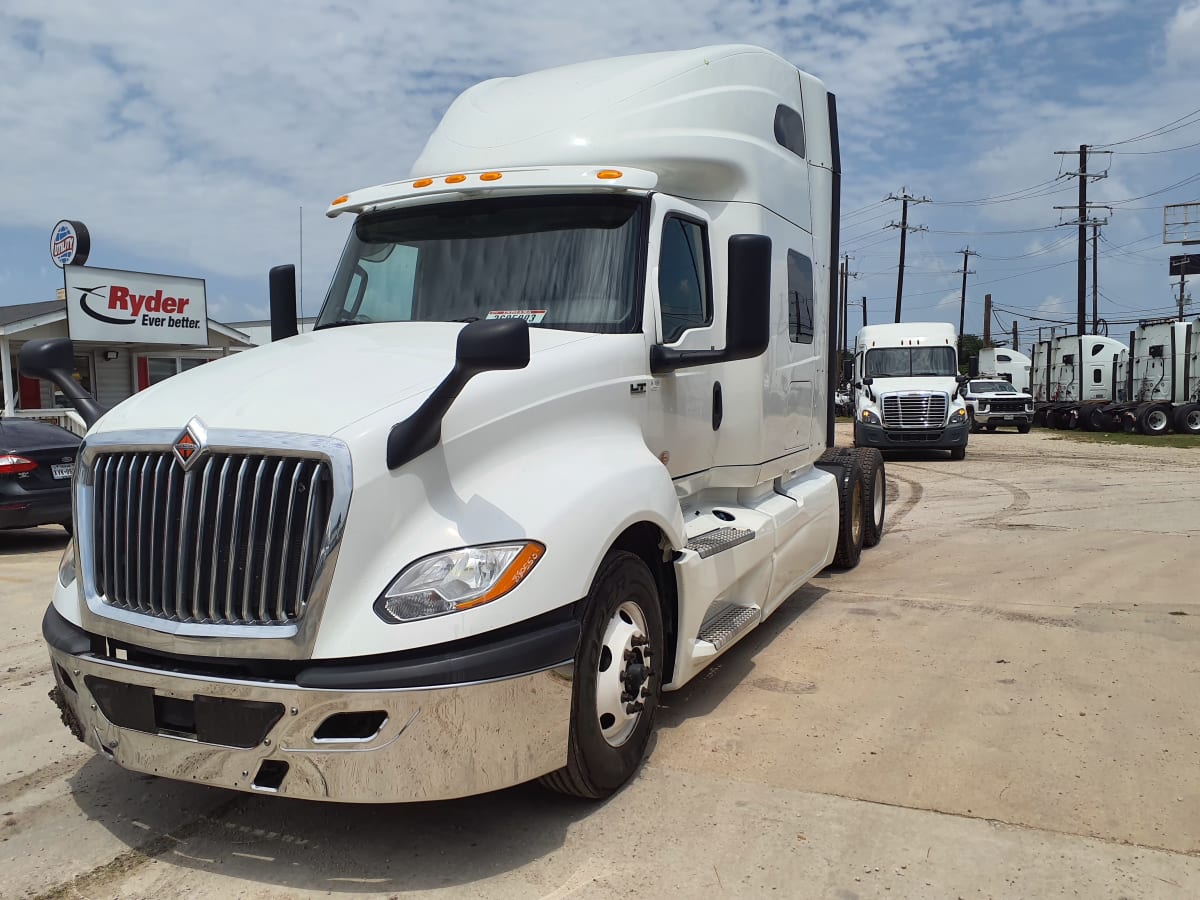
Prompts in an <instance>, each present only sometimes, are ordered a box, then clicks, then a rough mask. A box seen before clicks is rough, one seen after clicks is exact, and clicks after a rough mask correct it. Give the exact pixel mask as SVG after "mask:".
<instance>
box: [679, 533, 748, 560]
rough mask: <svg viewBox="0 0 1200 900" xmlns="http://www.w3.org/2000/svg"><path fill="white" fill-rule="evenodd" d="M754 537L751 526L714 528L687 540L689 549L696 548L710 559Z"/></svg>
mask: <svg viewBox="0 0 1200 900" xmlns="http://www.w3.org/2000/svg"><path fill="white" fill-rule="evenodd" d="M753 538H754V532H753V531H751V530H750V529H749V528H732V527H725V528H714V529H713V530H712V531H706V532H704V534H698V535H696V536H695V537H694V538H691V539H690V540H689V541H688V542H687V548H688V549H689V550H695V551H696V553H697V554H699V556H700V558H701V559H708V557H710V556H712V555H713V554H715V553H720V552H721V551H722V550H728V549H729V548H730V547H736V546H737V545H738V544H744V543H746V541H749V540H752V539H753Z"/></svg>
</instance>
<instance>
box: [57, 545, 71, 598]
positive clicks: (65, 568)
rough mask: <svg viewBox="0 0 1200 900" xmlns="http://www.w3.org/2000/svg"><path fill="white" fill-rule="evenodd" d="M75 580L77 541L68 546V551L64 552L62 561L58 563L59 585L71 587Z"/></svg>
mask: <svg viewBox="0 0 1200 900" xmlns="http://www.w3.org/2000/svg"><path fill="white" fill-rule="evenodd" d="M74 580H75V539H74V538H72V539H71V542H70V543H69V544H67V549H66V550H64V551H63V555H62V559H60V560H59V561H58V583H59V584H61V585H62V586H63V587H70V586H71V583H72V582H73V581H74Z"/></svg>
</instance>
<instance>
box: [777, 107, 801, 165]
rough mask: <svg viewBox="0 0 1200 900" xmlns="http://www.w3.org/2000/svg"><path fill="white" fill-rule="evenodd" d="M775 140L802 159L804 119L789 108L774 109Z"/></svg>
mask: <svg viewBox="0 0 1200 900" xmlns="http://www.w3.org/2000/svg"><path fill="white" fill-rule="evenodd" d="M775 140H776V141H778V142H779V144H780V146H783V147H787V149H789V150H791V151H792V152H793V153H795V154H796V155H797V156H798V157H800V158H801V159H804V117H803V116H801V115H800V113H798V112H796V111H795V110H794V109H792V108H791V107H790V106H784V105H783V104H780V105H779V106H777V107H775Z"/></svg>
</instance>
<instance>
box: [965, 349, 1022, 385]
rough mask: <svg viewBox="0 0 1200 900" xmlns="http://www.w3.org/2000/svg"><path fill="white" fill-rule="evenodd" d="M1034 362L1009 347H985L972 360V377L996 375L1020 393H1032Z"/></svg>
mask: <svg viewBox="0 0 1200 900" xmlns="http://www.w3.org/2000/svg"><path fill="white" fill-rule="evenodd" d="M1032 368H1033V360H1031V359H1030V358H1029V357H1028V356H1026V355H1025V354H1024V353H1021V352H1019V351H1017V350H1012V349H1010V348H1008V347H984V348H982V349H981V350H980V351H979V355H978V356H974V357H972V358H971V360H970V375H971V377H972V378H975V377H976V376H988V375H996V376H999V377H1000V378H1003V379H1004V380H1005V381H1007V382H1008V383H1009V384H1011V385H1012V386H1013V387H1015V388H1016V389H1017V391H1018V392H1019V393H1023V394H1028V393H1030V370H1031V369H1032Z"/></svg>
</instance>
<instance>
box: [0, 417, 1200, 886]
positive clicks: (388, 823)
mask: <svg viewBox="0 0 1200 900" xmlns="http://www.w3.org/2000/svg"><path fill="white" fill-rule="evenodd" d="M844 428H845V426H839V432H841V431H843V430H844ZM841 439H842V440H845V439H846V435H842V437H841ZM887 471H888V497H889V506H888V513H889V515H888V522H889V524H888V527H887V531H886V534H885V537H884V540H883V543H882V544H880V546H878V547H876V548H874V549H872V550H869V551H866V552H865V553H864V555H863V560H862V563H861V564H860V566H859V567H858V568H857V569H855V570H853V571H850V572H828V573H824V574H822V575H821V576H820V577H818V578H817V579H815V580H814V581H813V582H812V583H811V584H810V585H809V586H807V587H806V588H804V589H803V590H802V591H800V592H799V593H798V594H797V595H796V596H795V597H793V598H792V599H790V600H789V601H788V602H787V603H786V604H784V606H782V607H781V608H780V610H779V611H778V612H776V613H775V615H774V616H772V618H771V619H769V620H768V621H767V622H766V623H765V624H763V625H762V626H761V627H759V628H758V629H757V630H755V631H754V632H752V633H751V634H750V635H749V636H748V637H746V638H745V639H744V640H743V641H741V642H740V643H739V644H738V645H737V646H735V647H734V648H733V649H732V650H730V651H729V652H728V653H727V654H725V655H724V656H723V657H721V658H720V659H719V660H718V661H717V662H716V663H715V664H714V665H713V666H712V667H711V668H710V669H709V670H707V671H706V672H705V673H704V674H702V675H701V676H700V677H699V678H697V679H696V680H695V681H694V682H692V683H691V684H689V685H688V686H687V687H686V688H685V689H684V690H682V691H679V692H677V693H674V694H671V695H668V696H667V697H666V698H665V704H664V707H663V708H662V709H661V710H660V715H659V727H658V730H657V733H656V736H655V738H654V739H653V743H652V746H651V753H650V756H649V759H648V762H647V764H646V765H645V766H644V767H643V768H642V770H641V771H640V772H639V774H638V776H637V777H636V778H635V780H634V781H633V782H631V783H630V784H629V785H628V786H627V787H626V788H625V789H624V790H623V791H621V792H620V793H618V794H617V795H616V796H615V797H613V798H612V799H610V800H608V801H607V802H604V803H599V804H593V803H583V802H577V801H572V800H569V799H565V798H562V797H558V796H555V795H552V794H548V793H546V792H544V791H542V790H541V789H539V788H538V787H536V786H533V785H527V786H522V787H518V788H514V789H511V790H507V791H501V792H498V793H495V794H489V795H486V796H483V797H477V798H472V799H466V800H459V801H453V802H444V803H430V804H419V805H411V806H383V807H377V806H352V805H331V804H317V803H303V802H298V801H291V800H286V799H280V798H270V797H262V796H256V795H245V794H240V793H233V792H226V791H222V790H217V789H212V788H204V787H199V786H196V785H189V784H182V783H176V782H170V781H165V780H160V779H155V778H152V777H147V776H141V775H137V774H134V773H131V772H126V771H124V770H121V769H119V768H117V767H116V766H115V765H113V764H111V763H109V762H107V761H105V760H104V759H100V758H98V757H96V756H95V755H93V754H92V752H91V751H90V750H88V749H87V748H86V747H84V746H83V745H82V744H79V743H78V742H76V741H75V739H74V738H73V737H71V735H70V734H69V733H68V732H67V730H66V729H65V728H64V727H63V726H62V725H61V723H60V722H59V718H58V713H57V710H56V709H55V708H54V706H53V705H52V704H51V703H50V701H49V700H48V699H47V697H46V694H47V691H48V690H49V689H50V687H51V676H50V672H49V665H48V661H47V657H46V654H45V652H44V650H43V647H42V643H41V637H40V629H39V625H40V621H41V616H42V611H43V610H44V608H45V605H46V602H47V600H48V596H49V590H50V585H51V584H52V579H53V578H54V573H55V568H56V565H57V562H58V559H59V556H60V555H61V553H62V550H63V548H64V547H65V546H66V537H65V535H64V534H63V533H62V531H61V529H56V528H41V529H32V530H28V531H22V532H7V533H0V609H3V610H4V612H5V616H4V620H3V625H0V897H4V898H8V897H14V898H16V897H21V898H27V897H64V898H67V897H71V898H74V897H87V898H101V897H104V898H110V897H120V898H160V897H175V896H180V897H197V898H209V897H212V898H218V897H219V898H226V897H255V898H258V897H271V898H275V897H279V898H283V897H298V896H303V897H307V896H329V895H337V896H340V895H346V896H351V895H353V896H360V897H372V896H382V897H391V896H408V895H417V894H419V895H421V896H422V897H429V898H440V897H497V898H510V897H511V898H525V897H531V898H567V897H572V898H574V897H614V896H615V897H626V896H628V897H633V896H638V897H644V896H661V897H701V896H703V897H724V896H732V897H757V896H781V897H835V898H845V900H850V898H856V897H864V898H865V897H922V898H923V897H951V898H953V897H963V898H975V897H1014V898H1017V897H1020V898H1027V897H1060V896H1062V897H1076V896H1078V897H1088V898H1093V897H1096V898H1103V897H1112V898H1132V897H1180V898H1193V897H1197V896H1200V742H1198V741H1197V732H1198V730H1200V652H1198V650H1200V592H1198V591H1197V588H1196V585H1197V578H1198V576H1200V478H1197V475H1198V474H1200V451H1194V450H1181V449H1172V448H1164V447H1153V446H1152V447H1136V446H1097V445H1093V444H1081V443H1076V442H1073V441H1071V440H1068V439H1063V438H1062V437H1061V436H1059V435H1056V434H1055V433H1053V432H1039V431H1035V432H1033V433H1031V434H1029V435H1023V436H1022V435H1017V434H1014V433H1011V432H1000V433H996V434H986V433H985V434H979V435H974V436H972V438H971V443H970V448H969V450H968V454H967V458H966V460H964V461H962V462H951V461H949V460H948V459H946V458H945V457H944V456H941V455H937V454H924V455H922V454H905V455H903V456H900V457H890V458H889V459H888V470H887Z"/></svg>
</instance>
